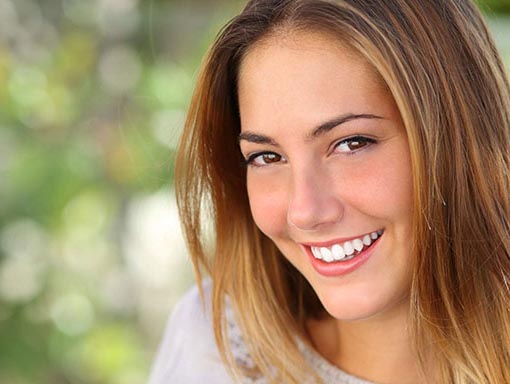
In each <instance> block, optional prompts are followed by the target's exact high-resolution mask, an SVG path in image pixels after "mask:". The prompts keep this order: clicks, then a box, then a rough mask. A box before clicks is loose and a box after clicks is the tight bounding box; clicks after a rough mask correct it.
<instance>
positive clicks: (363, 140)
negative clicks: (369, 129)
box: [335, 136, 376, 153]
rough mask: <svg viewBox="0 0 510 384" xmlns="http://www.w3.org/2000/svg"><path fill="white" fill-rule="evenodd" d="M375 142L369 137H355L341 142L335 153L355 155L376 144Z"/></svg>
mask: <svg viewBox="0 0 510 384" xmlns="http://www.w3.org/2000/svg"><path fill="white" fill-rule="evenodd" d="M375 142H376V141H375V140H374V139H370V138H368V137H364V136H354V137H350V138H348V139H345V140H342V141H340V142H339V143H338V144H337V145H336V147H335V151H336V152H342V153H354V152H356V151H359V150H360V149H362V148H364V147H366V146H368V145H370V144H374V143H375Z"/></svg>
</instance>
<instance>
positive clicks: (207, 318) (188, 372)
mask: <svg viewBox="0 0 510 384" xmlns="http://www.w3.org/2000/svg"><path fill="white" fill-rule="evenodd" d="M203 288H204V299H205V301H202V299H201V297H200V294H199V290H198V287H197V286H195V287H193V288H192V289H191V290H189V291H188V292H187V293H186V294H185V295H184V296H183V297H182V299H181V300H180V301H179V302H178V303H177V304H176V306H175V307H174V310H173V312H172V315H171V316H170V319H169V321H168V324H167V327H166V330H165V333H164V336H163V340H162V342H161V344H160V347H159V351H158V353H157V356H156V360H155V362H154V365H153V369H152V372H151V376H150V379H149V384H167V383H172V384H173V383H175V384H179V383H186V384H199V383H200V384H201V383H205V382H207V383H209V384H220V383H221V384H223V383H231V382H232V380H231V379H230V377H229V375H228V373H227V371H226V369H225V367H224V365H223V363H222V361H221V358H220V355H219V352H218V349H217V347H216V343H215V340H214V331H213V327H212V321H211V315H210V306H211V283H210V281H206V282H204V285H203Z"/></svg>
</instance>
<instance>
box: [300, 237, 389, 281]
mask: <svg viewBox="0 0 510 384" xmlns="http://www.w3.org/2000/svg"><path fill="white" fill-rule="evenodd" d="M381 237H383V236H380V237H379V238H378V239H377V240H375V241H374V242H373V243H372V244H371V245H370V247H368V248H367V249H364V250H363V251H361V253H359V254H358V255H357V256H356V257H354V258H352V259H350V260H346V261H337V262H331V263H326V262H324V261H322V260H319V259H316V258H315V257H314V256H313V254H312V250H311V249H310V247H311V246H329V245H332V244H334V243H337V241H335V242H328V243H324V244H317V245H316V244H313V245H310V244H306V245H304V244H303V245H302V246H303V248H304V250H305V252H306V254H307V255H308V257H309V258H310V262H311V263H312V266H313V268H314V269H315V270H316V271H317V272H318V273H319V274H321V275H323V276H327V277H333V276H341V275H346V274H348V273H351V272H353V271H355V270H357V269H358V268H359V267H361V266H362V265H363V264H364V263H366V262H367V261H368V259H370V256H371V255H372V253H373V252H374V249H375V248H376V247H377V245H378V244H379V240H380V239H381Z"/></svg>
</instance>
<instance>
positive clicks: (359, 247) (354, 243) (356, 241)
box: [352, 239, 363, 252]
mask: <svg viewBox="0 0 510 384" xmlns="http://www.w3.org/2000/svg"><path fill="white" fill-rule="evenodd" d="M352 246H353V247H354V249H355V250H356V251H358V252H361V250H362V249H363V241H361V240H360V239H354V240H353V241H352Z"/></svg>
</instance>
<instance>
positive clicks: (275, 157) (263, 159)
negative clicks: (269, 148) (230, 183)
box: [246, 152, 283, 167]
mask: <svg viewBox="0 0 510 384" xmlns="http://www.w3.org/2000/svg"><path fill="white" fill-rule="evenodd" d="M282 160H283V158H282V156H281V155H279V154H277V153H274V152H263V153H255V154H253V155H252V156H250V157H249V158H248V160H247V161H246V162H247V163H248V164H249V165H253V166H255V167H263V166H266V165H270V164H275V163H279V162H280V161H282Z"/></svg>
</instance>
